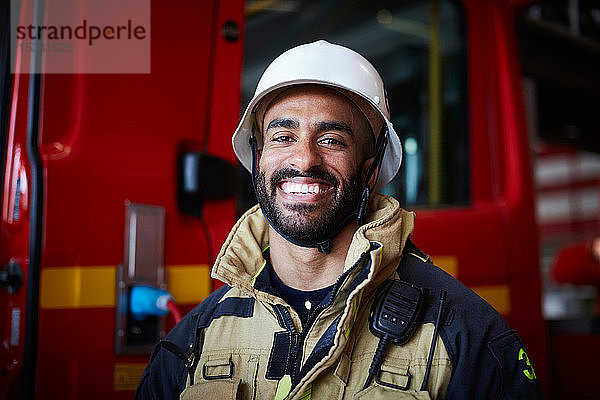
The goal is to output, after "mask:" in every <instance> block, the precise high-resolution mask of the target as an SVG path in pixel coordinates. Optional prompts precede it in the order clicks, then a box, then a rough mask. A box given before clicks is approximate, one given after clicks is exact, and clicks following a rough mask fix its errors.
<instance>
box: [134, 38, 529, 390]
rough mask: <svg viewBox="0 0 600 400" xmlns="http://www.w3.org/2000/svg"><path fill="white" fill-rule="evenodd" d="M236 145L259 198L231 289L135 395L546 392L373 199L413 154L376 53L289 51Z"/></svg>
mask: <svg viewBox="0 0 600 400" xmlns="http://www.w3.org/2000/svg"><path fill="white" fill-rule="evenodd" d="M233 146H234V150H235V152H236V154H237V156H238V158H239V160H240V162H241V163H242V164H243V165H244V166H245V167H246V168H247V169H248V170H249V171H251V173H252V180H253V184H254V187H255V192H256V196H257V199H258V203H259V204H258V205H257V206H255V207H253V208H251V209H250V210H249V211H248V212H246V213H245V214H244V215H243V216H242V217H241V218H240V220H239V221H238V222H237V223H236V225H235V226H234V228H233V229H232V231H231V233H230V234H229V237H228V238H227V240H226V242H225V243H224V245H223V247H222V249H221V252H220V253H219V255H218V257H217V260H216V262H215V265H214V267H213V271H212V276H213V277H215V278H217V279H220V280H222V281H223V282H225V284H226V285H225V286H223V287H222V288H221V289H219V290H217V291H216V292H214V293H213V294H211V295H210V296H209V297H208V298H207V299H206V300H205V301H204V302H203V303H202V304H201V305H199V306H198V307H196V308H195V309H194V310H193V311H192V312H190V313H189V314H188V315H187V316H186V317H185V318H184V319H183V320H182V321H181V322H180V323H179V324H178V325H177V326H176V327H175V328H174V329H173V330H172V331H171V332H170V333H169V335H168V336H167V338H166V340H165V341H162V342H161V343H160V344H159V345H157V347H156V348H155V350H154V352H153V354H152V359H151V362H150V363H149V365H148V367H147V368H146V371H145V373H144V376H143V377H142V381H141V382H140V386H139V388H138V391H137V397H138V398H142V399H146V398H148V399H150V398H154V399H171V398H173V399H176V398H181V399H205V398H214V399H309V398H314V399H384V398H385V399H388V398H394V399H395V398H398V399H402V398H407V399H409V398H411V399H414V398H419V399H429V398H432V399H442V398H447V399H496V398H498V399H512V398H520V399H522V398H539V397H541V394H540V390H539V385H538V382H537V379H536V375H535V370H534V369H533V366H532V364H531V362H530V360H529V357H528V356H527V353H526V352H525V349H524V347H523V344H522V342H521V340H520V339H519V337H518V335H517V334H516V333H515V332H514V331H512V330H511V329H510V328H509V326H508V325H507V324H506V322H505V321H504V320H503V319H502V317H501V316H500V315H498V314H497V313H496V311H495V310H494V309H493V308H492V307H491V306H489V305H488V304H487V303H486V302H485V301H483V300H482V299H481V298H479V297H478V296H477V295H476V294H475V293H473V292H472V291H470V290H469V289H468V288H466V287H465V286H463V285H462V284H460V283H459V282H458V281H456V280H455V279H454V278H452V277H451V276H449V275H447V274H446V273H444V272H443V271H442V270H440V269H439V268H437V267H435V266H433V265H432V264H431V263H429V257H428V256H426V255H425V254H424V253H422V252H421V251H420V250H419V249H417V248H416V247H415V245H414V244H413V243H412V242H411V241H410V239H409V236H410V234H411V232H412V229H413V224H414V214H413V213H411V212H407V211H405V210H403V209H402V208H401V207H400V205H399V204H398V202H397V201H396V200H395V199H393V198H391V197H387V196H383V195H380V194H376V193H374V191H375V190H376V189H377V188H381V187H383V186H384V185H385V184H387V183H389V182H390V180H391V179H392V178H393V177H394V176H395V175H396V173H397V172H398V169H399V167H400V162H401V158H402V157H401V155H402V150H401V144H400V140H399V138H398V136H397V135H396V133H395V131H394V128H393V126H392V124H391V122H390V114H389V110H388V108H387V101H386V94H385V90H384V87H383V82H382V80H381V78H380V76H379V74H378V73H377V71H376V70H375V68H374V67H373V66H372V65H371V64H370V63H369V62H368V61H367V60H366V59H365V58H363V57H362V56H360V55H359V54H358V53H356V52H354V51H352V50H350V49H348V48H345V47H342V46H338V45H334V44H330V43H328V42H325V41H319V42H315V43H311V44H307V45H303V46H299V47H296V48H293V49H291V50H288V51H287V52H285V53H283V54H282V55H280V56H279V57H278V58H277V59H275V60H274V61H273V62H272V63H271V64H270V65H269V67H268V68H267V69H266V71H265V72H264V74H263V76H262V77H261V79H260V81H259V83H258V87H257V89H256V93H255V95H254V98H253V99H252V100H251V102H250V104H249V105H248V107H247V109H246V112H245V113H244V115H243V116H242V120H241V122H240V124H239V126H238V128H237V129H236V131H235V133H234V135H233Z"/></svg>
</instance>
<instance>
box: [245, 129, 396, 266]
mask: <svg viewBox="0 0 600 400" xmlns="http://www.w3.org/2000/svg"><path fill="white" fill-rule="evenodd" d="M249 143H250V148H251V151H252V187H253V188H254V194H257V190H256V180H257V178H258V168H257V166H258V144H257V141H256V137H255V136H254V135H253V134H252V135H251V136H250V138H249ZM387 143H388V129H387V126H386V125H385V124H384V126H383V128H382V129H381V134H380V135H379V138H378V139H377V146H376V147H377V151H376V153H375V158H374V159H373V163H372V164H371V166H370V167H369V171H368V172H367V176H366V177H365V183H364V189H363V192H362V195H361V199H360V202H359V204H358V210H356V211H353V212H352V213H350V214H349V215H348V216H347V217H346V218H344V219H343V220H342V221H341V222H340V223H339V224H337V225H336V226H335V227H334V229H333V230H332V231H331V232H329V234H328V235H326V236H327V237H326V238H325V239H324V240H314V241H312V240H298V239H292V238H291V237H289V236H288V235H285V234H284V233H282V232H281V231H280V230H279V229H278V228H277V227H276V226H275V225H274V224H273V223H272V222H271V220H269V218H268V217H267V216H266V215H265V213H264V211H263V215H264V217H265V219H266V220H267V222H268V223H269V225H271V227H272V228H273V229H275V231H276V232H277V233H278V234H279V235H281V236H282V237H283V238H284V239H285V240H287V241H288V242H290V243H293V244H295V245H296V246H300V247H312V248H317V249H318V250H319V252H321V253H323V254H329V253H331V247H332V244H331V243H332V241H333V239H334V238H335V237H336V236H337V235H338V234H339V233H340V232H341V231H342V229H344V228H345V227H346V225H348V224H349V223H350V222H352V221H353V220H357V222H358V225H359V226H361V225H362V224H363V222H364V218H365V215H366V214H367V205H368V202H369V197H370V195H371V192H372V190H373V189H372V188H371V187H369V181H370V180H371V177H372V176H373V174H374V173H375V172H377V175H376V176H375V180H374V182H373V188H374V187H375V184H376V183H377V179H378V178H379V170H380V168H379V167H380V166H381V162H382V161H383V154H384V153H385V148H386V146H387ZM261 210H262V209H261Z"/></svg>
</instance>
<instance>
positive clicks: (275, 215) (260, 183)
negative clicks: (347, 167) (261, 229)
mask: <svg viewBox="0 0 600 400" xmlns="http://www.w3.org/2000/svg"><path fill="white" fill-rule="evenodd" d="M359 170H360V169H359ZM294 177H306V178H312V179H319V180H323V181H325V182H327V183H329V184H330V185H331V186H332V189H331V190H333V191H334V194H333V200H332V202H331V204H329V205H327V206H324V207H323V205H317V204H303V203H300V204H292V205H286V206H285V208H286V209H287V210H289V211H293V212H294V213H295V214H296V216H289V217H286V216H285V214H284V213H283V210H281V206H278V205H277V202H276V200H275V199H276V193H277V184H278V182H280V181H281V180H282V179H289V178H294ZM269 183H270V185H269V187H270V193H268V192H267V187H266V177H265V174H264V172H260V171H258V177H257V179H256V198H257V200H258V204H260V207H261V209H262V212H263V213H264V215H265V217H266V218H267V220H268V221H269V222H270V223H271V225H273V227H274V228H275V229H276V230H277V231H278V232H279V233H280V234H282V235H283V236H284V237H286V238H290V239H291V240H292V241H297V242H317V243H318V242H321V241H323V240H326V239H333V238H332V237H330V236H331V235H332V234H333V233H334V230H335V229H336V228H337V229H340V230H341V228H342V227H340V226H339V225H340V224H341V223H342V222H343V221H344V220H345V219H346V218H347V217H348V216H349V215H350V214H351V213H352V212H354V211H355V210H356V209H357V207H358V203H359V200H360V197H361V194H362V185H361V184H360V177H359V174H358V172H357V173H356V174H354V175H353V176H351V177H350V178H349V179H348V180H345V179H344V180H343V185H340V181H339V180H338V179H337V178H336V177H335V176H334V175H333V174H331V173H330V172H328V171H326V170H324V169H322V168H312V169H310V170H308V171H306V172H300V171H297V170H295V169H292V168H282V169H279V170H277V171H275V172H274V173H273V175H272V176H271V178H270V180H269ZM342 187H343V188H344V189H340V188H342ZM319 207H323V208H324V211H323V212H322V213H321V214H320V215H318V216H316V217H313V218H310V219H308V218H307V215H308V214H309V213H311V212H313V211H315V210H316V209H318V208H319Z"/></svg>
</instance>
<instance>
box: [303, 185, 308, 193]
mask: <svg viewBox="0 0 600 400" xmlns="http://www.w3.org/2000/svg"><path fill="white" fill-rule="evenodd" d="M302 193H308V185H307V184H306V183H305V184H304V185H302Z"/></svg>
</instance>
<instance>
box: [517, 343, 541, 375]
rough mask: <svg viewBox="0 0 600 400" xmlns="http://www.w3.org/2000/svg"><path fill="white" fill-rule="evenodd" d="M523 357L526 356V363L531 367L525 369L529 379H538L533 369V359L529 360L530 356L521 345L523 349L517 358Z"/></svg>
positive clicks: (524, 372) (524, 371)
mask: <svg viewBox="0 0 600 400" xmlns="http://www.w3.org/2000/svg"><path fill="white" fill-rule="evenodd" d="M523 358H525V364H527V367H529V369H524V370H523V374H524V375H525V376H526V377H527V379H531V380H533V379H537V376H536V375H535V370H534V369H533V365H531V361H529V356H528V355H527V353H525V350H523V348H522V347H521V349H519V356H518V357H517V359H518V360H519V361H520V360H522V359H523Z"/></svg>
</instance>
